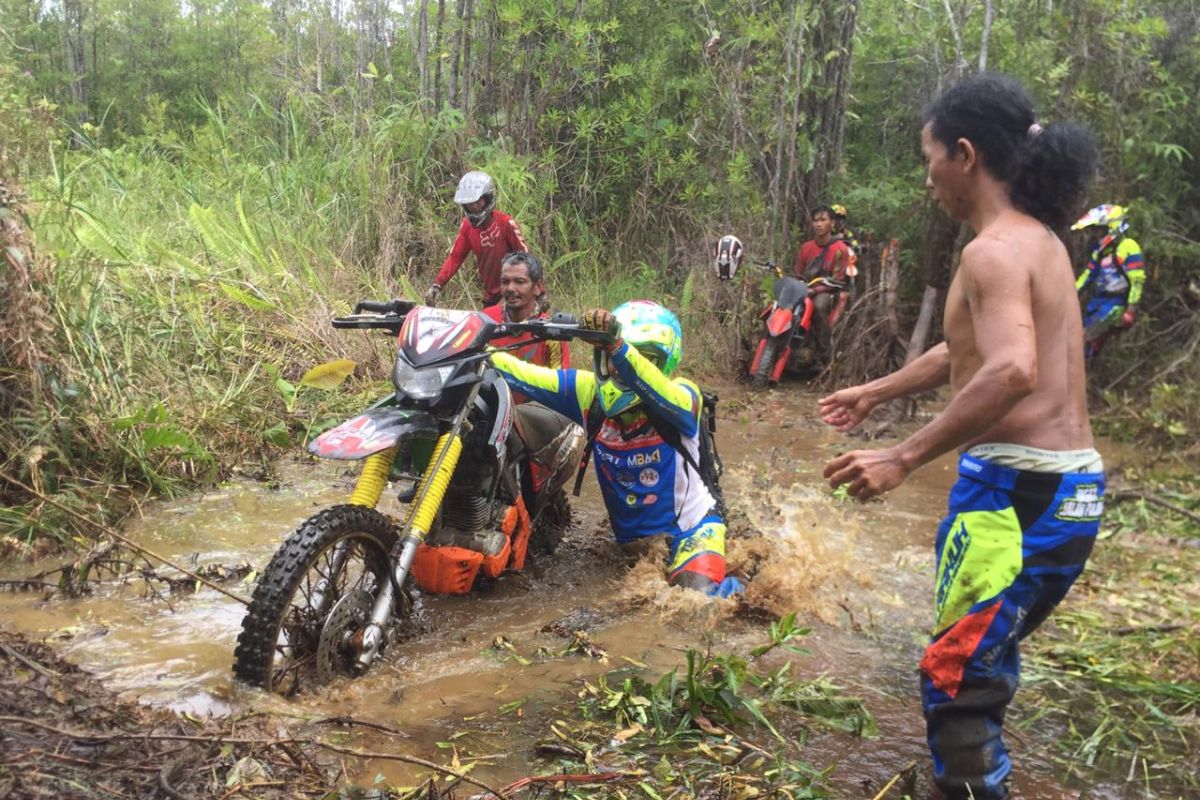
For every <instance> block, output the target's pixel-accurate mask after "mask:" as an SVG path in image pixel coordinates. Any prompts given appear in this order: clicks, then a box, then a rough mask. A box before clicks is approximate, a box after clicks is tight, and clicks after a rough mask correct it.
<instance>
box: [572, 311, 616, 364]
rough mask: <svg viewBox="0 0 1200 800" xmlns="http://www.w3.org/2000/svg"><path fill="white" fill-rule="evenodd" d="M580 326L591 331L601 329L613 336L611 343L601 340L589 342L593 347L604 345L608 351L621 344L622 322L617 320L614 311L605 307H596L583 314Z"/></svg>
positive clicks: (602, 331)
mask: <svg viewBox="0 0 1200 800" xmlns="http://www.w3.org/2000/svg"><path fill="white" fill-rule="evenodd" d="M579 327H581V328H583V329H584V330H589V331H600V332H601V333H607V334H608V335H609V336H610V337H612V342H611V343H610V344H602V343H600V342H589V344H591V345H592V346H593V347H603V348H604V349H605V350H607V351H608V352H610V353H611V352H612V351H614V350H616V349H617V348H618V347H620V346H621V323H619V322H617V318H616V317H614V316H613V315H612V312H611V311H609V310H607V309H604V308H594V309H592V310H591V311H588V312H586V313H585V314H584V315H583V319H582V320H581V321H580V324H579Z"/></svg>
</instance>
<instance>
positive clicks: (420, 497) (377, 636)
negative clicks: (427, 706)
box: [350, 383, 481, 671]
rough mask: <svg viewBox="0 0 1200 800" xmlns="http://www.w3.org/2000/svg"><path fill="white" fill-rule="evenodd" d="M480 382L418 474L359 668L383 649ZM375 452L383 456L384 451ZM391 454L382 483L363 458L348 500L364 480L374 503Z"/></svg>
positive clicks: (442, 495) (454, 462) (443, 490)
mask: <svg viewBox="0 0 1200 800" xmlns="http://www.w3.org/2000/svg"><path fill="white" fill-rule="evenodd" d="M480 385H481V384H479V383H476V384H475V385H474V386H473V387H472V388H471V392H470V394H469V395H468V397H467V401H466V403H464V404H463V408H462V411H460V412H459V414H458V416H457V417H456V418H455V419H454V423H453V424H452V425H451V426H450V430H449V431H447V432H446V433H444V434H442V435H441V437H440V438H439V439H438V440H437V444H436V445H434V448H433V454H432V455H431V456H430V458H429V466H428V467H426V469H425V474H424V475H423V476H422V477H421V485H420V487H419V488H418V490H417V496H416V499H415V501H414V502H413V504H412V509H411V511H410V512H409V515H408V520H407V521H406V522H405V524H404V533H403V536H402V537H401V542H402V544H401V547H400V555H399V556H397V557H396V559H395V564H394V565H393V567H392V574H391V580H390V581H388V582H387V583H385V584H384V585H383V586H382V587H380V590H379V594H378V595H377V596H376V598H375V606H374V607H373V608H372V609H371V619H370V621H369V622H368V623H367V627H366V629H365V630H364V631H363V638H362V649H361V650H360V651H359V654H358V659H357V661H356V666H357V668H358V669H359V671H364V670H366V669H367V668H368V667H370V666H371V663H372V662H373V661H374V660H375V658H376V656H378V655H379V653H380V651H381V650H382V649H383V645H384V641H385V639H386V633H385V632H386V631H387V624H388V620H389V619H390V618H391V616H392V609H393V607H394V602H395V600H396V595H397V593H398V592H399V591H400V587H402V586H403V585H404V581H405V579H406V578H408V571H409V569H410V568H411V567H412V563H413V559H414V558H416V555H417V547H418V546H419V545H420V544H421V542H423V541H425V537H426V536H428V535H429V531H430V529H432V528H433V523H434V521H435V520H436V519H437V513H438V510H439V509H440V508H441V507H442V500H443V499H445V497H446V487H448V486H449V485H450V478H451V477H453V475H454V469H455V467H457V466H458V457H459V456H460V455H461V454H462V447H463V444H462V436H461V435H460V434H461V431H462V429H463V427H464V426H465V425H467V424H468V423H467V414H468V413H470V410H471V408H472V407H474V405H475V397H476V396H477V395H478V394H479V389H480ZM385 452H387V451H385ZM378 455H380V456H383V455H384V453H379V454H378ZM395 457H396V453H395V451H394V450H393V451H392V452H391V453H390V455H387V456H386V458H387V466H386V468H385V469H384V470H383V473H382V474H383V481H382V483H379V482H378V481H377V480H376V479H375V478H371V477H368V474H367V473H368V472H373V470H372V469H371V467H372V466H373V465H372V462H371V459H373V458H375V456H371V458H370V459H367V464H366V465H364V467H363V472H362V475H360V476H359V480H358V484H357V485H356V486H355V487H354V494H353V495H351V500H350V502H352V503H353V502H355V498H356V497H359V489H360V488H363V486H364V482H370V486H371V488H370V489H369V490H367V491H370V492H371V494H367V493H366V491H364V493H363V495H362V499H363V500H367V499H370V500H371V505H372V506H374V505H375V503H378V502H379V497H380V495H381V494H382V493H383V487H384V486H386V485H387V474H388V470H390V469H391V465H392V460H393V459H394V458H395ZM380 463H382V461H381V462H380ZM376 484H378V488H374V487H375V485H376ZM364 505H365V503H364Z"/></svg>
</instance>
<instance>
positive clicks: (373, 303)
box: [354, 300, 417, 317]
mask: <svg viewBox="0 0 1200 800" xmlns="http://www.w3.org/2000/svg"><path fill="white" fill-rule="evenodd" d="M416 305H417V304H416V303H414V302H413V301H411V300H359V301H358V302H357V303H356V304H355V305H354V313H355V314H356V315H358V314H362V313H363V312H364V311H369V312H371V313H372V314H395V315H398V316H401V317H402V316H404V315H405V314H407V313H408V312H409V311H412V310H413V309H414V308H416Z"/></svg>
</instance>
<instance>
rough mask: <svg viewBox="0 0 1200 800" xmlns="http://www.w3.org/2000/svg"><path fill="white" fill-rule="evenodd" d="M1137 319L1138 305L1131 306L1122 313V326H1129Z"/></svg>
mask: <svg viewBox="0 0 1200 800" xmlns="http://www.w3.org/2000/svg"><path fill="white" fill-rule="evenodd" d="M1135 319H1137V306H1130V307H1129V308H1127V309H1125V313H1124V314H1122V315H1121V327H1122V328H1128V327H1130V326H1132V325H1133V321H1134V320H1135Z"/></svg>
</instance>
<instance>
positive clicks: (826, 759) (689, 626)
mask: <svg viewBox="0 0 1200 800" xmlns="http://www.w3.org/2000/svg"><path fill="white" fill-rule="evenodd" d="M723 394H724V397H725V399H724V401H723V404H722V415H721V416H722V419H721V423H720V430H719V433H718V436H719V443H720V451H721V454H722V456H723V458H724V461H725V464H726V468H727V477H726V478H725V479H724V481H723V485H724V486H725V487H726V495H727V498H729V499H730V500H731V502H732V504H733V505H735V506H738V507H740V508H741V509H742V510H743V511H744V513H745V514H746V515H747V516H748V517H749V519H750V520H751V521H752V522H753V523H754V525H755V526H756V527H757V528H758V529H759V530H761V531H762V532H763V534H764V537H763V539H762V540H759V541H756V542H742V541H734V542H732V543H731V561H732V562H733V563H735V564H736V563H746V562H747V561H748V560H757V561H758V562H759V563H760V570H759V574H758V576H757V578H756V580H755V581H754V583H753V585H752V588H751V593H752V595H753V596H754V597H755V599H756V600H757V601H758V602H760V603H762V604H764V605H767V606H769V607H771V608H773V609H774V610H776V611H778V612H780V613H783V612H786V611H789V610H795V611H797V612H799V613H798V616H799V618H800V619H801V620H802V621H804V623H805V624H808V625H811V626H812V628H813V631H812V633H811V634H810V635H809V636H808V637H806V640H805V641H804V642H803V646H804V647H805V648H806V649H807V650H808V651H809V652H810V655H807V656H801V657H794V660H795V662H796V663H795V665H794V667H793V673H792V674H793V675H794V676H795V677H817V676H820V675H826V676H829V677H832V678H834V679H835V680H836V681H837V682H838V683H839V685H841V686H843V687H844V688H845V689H846V690H847V691H848V692H852V693H855V694H858V695H860V696H862V697H863V698H864V699H865V700H866V703H867V706H868V708H869V709H870V710H871V711H872V713H873V714H874V715H875V717H876V721H877V723H878V725H879V730H880V735H879V737H878V738H872V739H861V740H860V739H854V738H850V737H847V736H844V735H838V734H831V733H828V734H827V733H821V732H820V729H818V730H817V732H816V733H815V734H814V735H813V736H812V737H811V739H810V740H809V743H808V744H807V746H806V748H805V751H804V757H805V758H806V760H808V761H809V762H810V763H812V764H814V765H817V766H819V767H825V766H828V765H831V764H832V765H834V768H833V771H832V784H833V786H834V789H835V792H837V794H838V795H839V796H848V797H862V796H867V797H872V796H873V795H874V793H875V792H876V791H878V788H879V787H880V786H882V784H883V783H885V782H886V781H887V780H888V779H889V778H890V777H891V776H892V775H894V774H895V773H896V772H898V771H899V770H900V769H902V768H903V767H904V766H905V765H907V764H908V763H910V762H913V761H916V762H917V763H918V764H920V765H922V766H923V767H924V765H925V764H926V762H927V761H928V757H927V754H926V749H925V744H924V727H923V722H922V720H921V716H920V702H919V697H918V691H917V680H916V667H915V665H916V663H917V661H918V660H919V658H920V653H921V650H922V648H923V646H924V641H925V637H926V635H927V626H928V623H929V618H930V594H931V589H930V586H931V584H932V579H933V555H932V544H933V535H934V529H935V526H936V524H937V521H938V519H939V517H940V515H941V514H942V513H943V511H944V509H945V496H946V491H947V489H948V488H949V486H950V484H951V483H952V482H953V479H954V458H953V457H945V458H942V459H939V460H938V461H936V462H934V463H932V464H930V465H928V466H926V467H925V468H923V469H922V470H920V471H918V472H917V473H915V474H914V475H913V476H912V477H911V478H910V480H909V481H908V482H907V483H906V484H905V485H904V486H903V487H901V488H900V489H898V490H896V491H895V492H893V493H891V495H889V497H888V498H887V500H886V502H875V503H870V504H866V505H860V504H857V503H853V502H845V501H838V500H835V499H833V498H831V497H830V493H829V491H828V489H827V488H826V487H824V485H823V483H822V482H821V480H820V470H821V468H822V466H823V465H824V463H825V461H826V460H827V459H828V458H829V457H831V456H832V455H833V454H835V453H837V452H841V451H844V450H846V449H852V448H855V447H860V446H872V445H869V444H868V445H863V443H862V442H861V441H859V440H852V439H847V438H845V437H843V436H840V435H839V434H837V433H836V432H833V431H831V430H829V429H827V428H825V427H823V426H821V425H820V424H819V422H817V421H816V418H815V398H814V397H813V396H811V395H807V394H804V393H802V392H799V391H796V390H794V389H790V388H789V389H781V390H776V391H772V392H769V393H767V394H765V395H761V396H753V395H749V394H747V393H745V392H744V391H742V390H741V389H729V390H726V392H724V393H723ZM1106 455H1109V453H1106ZM279 474H280V482H279V484H278V486H277V487H275V488H268V487H267V486H266V485H264V484H260V483H255V482H250V481H244V482H243V481H235V482H231V483H230V484H228V485H225V486H223V487H221V488H219V489H215V490H212V491H209V492H206V493H204V494H198V495H195V496H193V497H190V498H187V499H184V500H180V501H174V502H162V503H154V504H150V505H148V506H146V507H145V509H144V512H143V515H142V517H141V518H140V519H137V520H136V521H134V522H132V523H131V524H129V525H128V526H127V528H126V530H125V534H126V535H127V536H130V537H131V538H133V539H135V540H136V541H138V542H140V543H142V544H143V545H145V546H147V547H148V548H150V549H151V550H154V551H155V552H158V553H160V554H161V555H164V556H167V557H173V558H179V559H183V560H185V561H190V560H191V559H193V558H195V563H199V564H204V563H221V564H230V563H238V562H241V561H248V562H249V563H250V564H252V565H254V566H256V567H262V566H264V565H265V564H266V562H267V560H268V559H269V558H270V556H271V554H272V553H273V552H274V550H275V548H276V547H277V546H278V545H279V543H280V542H281V541H282V540H283V539H284V538H285V537H286V536H287V535H288V533H290V532H291V531H292V530H293V529H294V528H295V527H296V526H297V525H298V524H299V523H300V522H301V521H302V520H303V519H305V518H306V517H308V516H309V515H311V514H313V513H315V512H316V511H317V510H318V509H320V508H322V507H324V506H327V505H330V504H333V503H337V502H342V501H343V500H344V499H345V498H346V497H347V495H348V493H349V491H350V488H351V487H352V483H353V476H352V475H351V474H350V473H348V472H347V471H346V469H345V465H341V464H332V463H311V462H300V461H289V462H286V463H284V464H281V465H280V467H279ZM385 510H388V509H387V508H385ZM575 511H576V519H577V526H576V530H574V531H573V533H572V534H571V535H570V537H569V538H568V540H567V541H566V542H564V545H563V546H562V547H561V548H560V549H559V551H558V552H556V553H555V554H554V556H552V557H549V558H547V559H542V560H541V561H540V562H538V563H534V564H533V565H532V567H531V568H530V569H529V570H527V572H526V573H524V574H522V575H516V576H512V577H507V578H504V579H501V580H500V581H498V582H496V583H495V584H493V585H491V586H489V587H487V588H486V589H485V590H484V591H477V592H475V593H473V594H471V595H469V596H467V597H462V598H446V597H443V598H429V599H427V600H426V601H425V611H426V614H427V616H428V618H429V619H430V620H431V630H429V631H428V632H427V633H425V634H422V635H421V636H420V637H418V638H417V639H416V640H415V641H413V642H409V643H406V644H404V645H403V646H401V647H398V648H395V649H394V650H393V651H390V652H389V654H388V657H387V659H386V660H385V662H384V663H382V664H378V665H377V666H376V667H375V668H374V669H373V670H372V672H371V673H369V674H368V675H366V676H364V677H362V678H360V679H358V680H355V681H346V682H340V683H338V684H337V685H334V686H331V687H327V688H326V689H325V690H322V691H320V692H317V693H315V694H313V695H309V696H305V697H303V698H302V699H299V700H290V701H288V700H283V699H280V698H275V697H270V696H267V695H265V694H263V693H261V692H258V691H253V690H248V689H246V688H245V687H242V686H239V685H236V684H235V683H234V682H233V681H232V677H231V672H230V663H231V659H232V653H233V649H234V643H235V640H236V638H237V633H238V630H239V627H240V623H241V617H242V613H243V610H244V609H243V607H242V606H241V605H239V604H237V603H236V602H234V601H232V600H230V599H228V598H226V597H224V596H222V595H220V594H218V593H216V592H213V591H210V590H207V589H205V590H202V591H200V592H198V593H197V594H195V595H193V596H188V597H180V598H176V599H174V600H173V601H172V603H171V606H170V607H168V606H167V604H165V603H164V602H162V601H161V600H158V599H148V598H146V597H144V596H143V593H142V592H141V591H140V590H139V589H138V588H136V587H134V586H127V587H123V588H120V587H110V588H104V589H102V590H100V591H99V592H97V593H96V594H94V595H93V596H91V597H88V598H85V599H81V600H59V599H52V600H49V601H43V600H40V599H38V598H37V597H36V596H31V595H14V594H5V595H0V614H3V619H4V620H5V621H6V624H7V625H8V626H9V627H11V628H14V629H17V630H20V631H22V632H24V633H26V634H28V635H31V636H34V637H43V638H46V639H47V640H48V641H50V642H51V643H53V644H54V645H56V646H57V647H58V648H59V649H60V650H61V651H63V652H64V654H65V655H66V656H67V657H68V658H70V659H72V660H73V661H75V662H76V663H78V664H80V665H81V666H83V667H85V668H86V669H88V670H90V671H92V672H93V673H95V674H96V675H97V676H98V677H99V678H100V679H102V680H103V681H105V682H106V683H107V684H108V685H109V686H110V687H112V688H114V689H116V690H118V691H122V692H126V693H128V694H130V695H132V696H136V697H137V698H139V699H140V700H141V701H142V702H144V703H148V704H154V705H162V706H167V707H170V708H173V709H176V710H178V711H182V712H187V713H190V714H197V715H203V714H214V715H225V714H231V713H237V712H241V711H244V710H247V709H251V708H255V709H260V710H264V711H268V712H272V713H278V714H283V715H288V716H297V717H301V718H322V717H330V716H338V715H346V716H351V717H354V718H357V719H361V720H368V721H373V722H376V723H380V724H383V725H386V726H389V727H392V728H399V729H401V730H403V731H405V732H406V733H407V734H408V738H406V739H403V740H401V741H396V740H395V739H393V740H391V741H388V742H384V741H381V740H379V739H374V740H373V738H372V735H371V734H366V735H363V736H360V737H358V738H356V740H355V741H356V744H357V745H358V746H361V747H362V748H363V749H366V750H372V749H383V748H384V747H389V748H392V749H393V750H398V751H400V752H405V753H409V754H411V755H417V756H421V757H424V758H429V759H433V760H438V761H445V760H448V754H450V753H452V752H453V751H454V750H455V749H458V750H459V751H461V752H462V753H463V761H464V762H465V761H468V760H470V758H471V757H478V756H480V755H484V756H487V757H486V758H484V759H483V760H482V763H481V765H480V766H479V767H477V768H476V769H475V771H474V773H473V774H474V775H475V776H476V777H479V778H481V779H484V780H489V781H492V782H494V784H499V783H503V782H507V781H509V780H513V779H516V778H519V777H522V776H524V775H527V774H532V773H535V772H537V771H538V770H539V762H538V761H537V759H536V758H535V756H534V755H533V745H534V743H535V742H536V741H537V740H538V739H541V738H544V737H545V734H546V730H545V727H546V725H547V724H548V722H549V719H547V718H546V717H547V715H551V714H552V712H553V708H554V706H555V705H556V704H561V703H563V702H565V701H566V700H567V699H568V698H569V695H568V692H569V691H570V689H571V687H573V686H575V687H577V686H578V682H579V681H580V680H581V679H593V680H594V679H595V678H596V677H597V676H598V675H600V674H601V673H603V672H605V671H608V670H611V669H615V668H618V667H629V668H634V667H637V668H641V669H644V670H645V674H646V675H647V676H648V677H650V678H651V679H654V678H657V676H658V675H660V674H662V673H663V672H665V671H667V670H669V669H672V668H674V667H676V666H678V665H680V664H681V663H682V661H683V654H684V652H685V651H686V650H687V648H688V647H690V646H701V647H712V648H713V649H714V650H717V651H732V652H739V653H745V652H746V651H747V650H748V649H749V648H750V647H752V646H754V645H757V644H761V643H763V642H764V641H765V634H764V630H763V626H762V625H761V624H758V623H752V622H748V621H746V620H744V619H742V618H739V617H734V616H731V615H730V614H729V613H728V611H729V605H728V604H722V603H709V602H695V598H693V597H690V596H684V593H682V592H680V591H678V590H668V589H666V588H665V586H664V584H663V583H662V580H661V577H660V573H659V572H658V569H657V565H656V564H655V563H651V562H649V561H645V562H642V563H639V564H637V565H636V566H634V567H633V568H632V569H630V568H629V566H628V565H627V564H625V563H623V561H622V559H621V557H620V556H619V553H618V551H617V550H616V548H615V546H614V545H613V544H612V543H611V536H610V535H609V534H608V533H607V530H606V528H605V526H604V516H603V510H602V508H601V505H600V501H599V496H598V493H597V492H596V490H595V482H594V480H593V479H591V478H590V477H589V479H588V488H587V490H585V492H584V496H583V497H582V498H580V499H579V500H576V501H575ZM29 572H30V569H29V568H28V567H25V568H24V569H23V571H22V574H29ZM249 589H250V587H247V586H243V587H240V588H239V590H240V591H241V592H242V593H243V594H246V595H248V594H249ZM577 609H593V610H594V611H595V613H594V614H592V615H591V616H592V619H593V622H592V627H591V629H590V635H591V638H592V639H593V641H595V642H596V643H597V644H599V645H601V646H602V647H603V648H604V649H605V650H606V651H607V653H608V661H607V662H601V661H597V660H592V659H586V658H581V657H578V656H565V657H557V658H548V659H547V658H538V657H537V652H536V651H537V649H538V648H539V647H543V648H548V649H550V650H553V651H561V650H563V648H564V647H565V645H566V642H565V641H564V640H563V639H561V638H560V637H558V636H556V635H555V634H553V633H548V632H543V631H542V630H541V629H542V628H543V626H545V625H546V624H547V623H550V622H552V621H555V620H557V619H560V618H562V617H563V616H565V615H567V614H569V613H571V612H573V611H575V610H577ZM501 635H502V636H504V637H506V639H508V640H509V641H511V642H512V643H513V647H514V648H515V649H516V650H517V652H518V653H520V654H521V655H522V656H524V657H525V658H526V659H528V660H530V663H528V664H522V663H521V662H520V661H519V660H518V659H516V658H514V657H512V654H511V653H508V652H507V651H496V650H495V649H493V648H492V647H491V645H492V643H493V641H494V640H495V638H496V637H497V636H501ZM783 657H784V656H783V655H782V654H780V653H779V651H777V652H776V653H774V654H772V655H771V656H768V665H772V666H777V665H778V663H781V661H780V659H782V658H783ZM771 659H775V661H774V662H772V661H771ZM1022 711H1023V709H1022V707H1021V705H1020V695H1018V704H1017V706H1016V708H1015V709H1014V712H1013V713H1014V715H1015V716H1017V717H1018V718H1019V716H1020V714H1021V713H1022ZM1030 713H1032V710H1030ZM1055 735H1056V732H1055V731H1049V730H1047V731H1039V730H1033V731H1028V730H1027V731H1025V732H1023V733H1022V734H1021V735H1020V739H1017V738H1015V737H1009V742H1010V747H1011V749H1012V750H1013V753H1014V758H1015V761H1016V765H1017V768H1016V782H1015V786H1014V789H1015V791H1016V794H1017V796H1019V797H1028V798H1067V797H1072V798H1074V797H1079V796H1080V793H1081V792H1082V793H1083V796H1086V797H1096V798H1109V797H1113V798H1115V797H1125V796H1133V795H1127V794H1125V793H1124V792H1125V791H1126V790H1125V789H1124V788H1122V787H1123V786H1124V782H1123V779H1122V778H1123V776H1118V775H1115V774H1113V775H1109V774H1105V773H1103V772H1101V771H1097V772H1096V773H1095V774H1090V773H1089V775H1088V781H1087V783H1079V782H1072V781H1065V782H1060V781H1059V779H1058V778H1057V777H1056V776H1058V775H1060V774H1061V767H1059V766H1057V765H1055V764H1054V763H1053V762H1052V761H1051V760H1050V759H1049V758H1048V756H1047V755H1046V754H1047V753H1048V752H1049V751H1050V744H1049V742H1050V741H1051V740H1052V739H1053V738H1054V736H1055ZM764 738H765V737H764ZM925 771H926V772H927V768H925ZM354 774H355V777H356V778H357V779H359V780H360V781H362V782H364V783H367V784H369V783H370V782H371V781H372V780H373V779H374V777H375V776H376V775H382V776H384V777H385V778H386V779H387V780H389V781H391V782H393V783H397V784H404V783H411V782H414V781H415V780H418V779H419V778H420V774H421V773H420V771H415V770H414V769H412V768H409V767H406V766H404V765H397V764H395V763H392V762H370V763H361V764H359V765H357V768H356V770H355V773H354ZM866 787H871V788H869V789H868V788H866Z"/></svg>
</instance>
